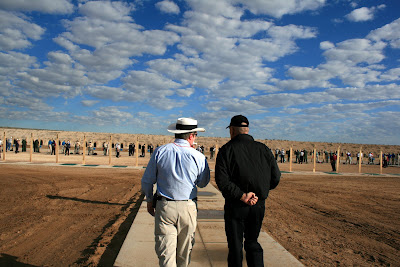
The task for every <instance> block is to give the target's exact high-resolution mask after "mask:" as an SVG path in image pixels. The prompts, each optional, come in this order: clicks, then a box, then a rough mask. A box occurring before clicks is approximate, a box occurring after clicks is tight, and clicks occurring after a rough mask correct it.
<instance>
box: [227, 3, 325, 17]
mask: <svg viewBox="0 0 400 267" xmlns="http://www.w3.org/2000/svg"><path fill="white" fill-rule="evenodd" d="M233 2H234V3H237V4H242V5H244V6H245V7H246V8H247V9H249V10H250V11H251V12H252V13H254V14H267V15H270V16H272V17H275V18H281V17H282V16H284V15H288V14H296V13H301V12H304V11H308V10H317V9H319V8H321V7H323V6H324V5H325V0H290V1H282V0H268V1H263V0H253V1H247V0H234V1H233Z"/></svg>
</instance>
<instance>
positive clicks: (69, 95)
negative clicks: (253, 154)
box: [0, 0, 400, 145]
mask: <svg viewBox="0 0 400 267" xmlns="http://www.w3.org/2000/svg"><path fill="white" fill-rule="evenodd" d="M399 10H400V2H399V1H397V0H393V1H376V0H364V1H348V0H333V1H326V0H288V1H282V0H268V1H267V0H219V1H215V0H187V1H184V0H175V1H172V0H164V1H147V0H138V1H86V0H77V1H70V0H31V1H26V0H1V1H0V126H8V127H24V128H40V129H55V130H68V131H93V132H111V133H144V134H168V132H167V131H166V128H167V126H168V125H169V124H170V123H173V122H175V121H176V119H177V118H178V117H192V118H195V119H197V120H198V122H199V125H200V126H201V127H204V128H206V130H207V131H206V133H204V135H205V136H215V137H227V136H228V131H227V130H226V129H225V127H226V126H227V125H228V124H229V120H230V118H231V117H232V116H233V115H236V114H243V115H245V116H247V117H248V118H249V120H250V134H252V135H253V136H254V137H256V138H259V139H282V140H295V141H323V142H344V143H365V144H394V145H400V134H399V130H400V119H399V118H400V88H399V83H400V67H399V63H400V61H399V60H400V13H399Z"/></svg>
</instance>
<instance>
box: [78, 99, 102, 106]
mask: <svg viewBox="0 0 400 267" xmlns="http://www.w3.org/2000/svg"><path fill="white" fill-rule="evenodd" d="M99 102H100V101H99V100H82V101H81V103H82V105H83V106H85V107H93V106H94V105H96V104H97V103H99Z"/></svg>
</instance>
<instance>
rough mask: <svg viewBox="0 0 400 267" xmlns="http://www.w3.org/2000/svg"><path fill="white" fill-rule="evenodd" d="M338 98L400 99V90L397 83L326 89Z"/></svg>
mask: <svg viewBox="0 0 400 267" xmlns="http://www.w3.org/2000/svg"><path fill="white" fill-rule="evenodd" d="M326 92H327V93H328V94H330V95H332V96H336V97H337V98H338V99H347V100H352V101H368V100H379V99H380V100H386V99H399V98H400V90H399V86H398V85H397V84H388V85H368V86H365V87H361V88H357V87H346V88H331V89H328V90H327V91H326Z"/></svg>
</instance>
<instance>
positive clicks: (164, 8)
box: [156, 0, 180, 14]
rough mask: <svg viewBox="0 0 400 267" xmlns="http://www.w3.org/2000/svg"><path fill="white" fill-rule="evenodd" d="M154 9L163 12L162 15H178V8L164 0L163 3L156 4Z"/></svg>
mask: <svg viewBox="0 0 400 267" xmlns="http://www.w3.org/2000/svg"><path fill="white" fill-rule="evenodd" d="M156 7H157V8H158V9H159V10H160V11H161V12H164V13H168V14H179V13H180V9H179V6H178V5H177V4H175V3H174V2H172V1H169V0H164V1H161V2H158V3H156Z"/></svg>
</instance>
